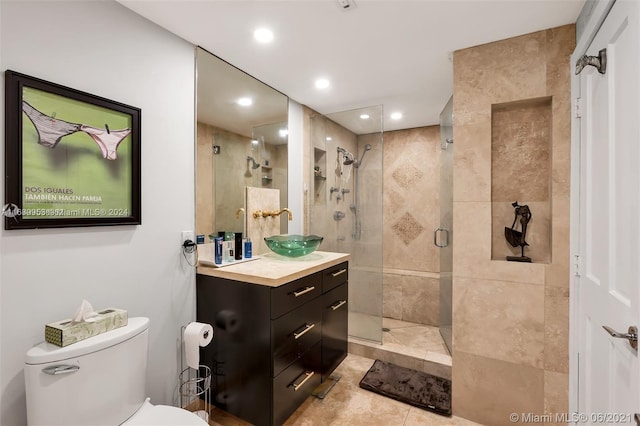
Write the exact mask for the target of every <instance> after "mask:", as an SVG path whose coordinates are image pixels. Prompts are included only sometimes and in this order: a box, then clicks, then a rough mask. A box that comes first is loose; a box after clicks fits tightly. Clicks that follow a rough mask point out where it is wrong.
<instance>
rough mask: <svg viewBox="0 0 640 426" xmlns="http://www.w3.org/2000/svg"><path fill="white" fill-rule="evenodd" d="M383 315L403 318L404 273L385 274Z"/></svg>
mask: <svg viewBox="0 0 640 426" xmlns="http://www.w3.org/2000/svg"><path fill="white" fill-rule="evenodd" d="M382 286H383V287H382V288H383V295H382V316H383V317H385V318H394V319H398V320H400V319H402V275H398V274H383V278H382Z"/></svg>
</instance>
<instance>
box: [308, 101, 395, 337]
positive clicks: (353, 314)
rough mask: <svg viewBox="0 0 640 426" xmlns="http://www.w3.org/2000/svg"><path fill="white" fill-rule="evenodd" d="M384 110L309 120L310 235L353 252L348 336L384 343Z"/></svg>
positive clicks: (324, 246) (331, 246) (332, 248)
mask: <svg viewBox="0 0 640 426" xmlns="http://www.w3.org/2000/svg"><path fill="white" fill-rule="evenodd" d="M382 131H383V127H382V106H374V107H368V108H361V109H357V110H350V111H343V112H338V113H333V114H328V115H320V114H316V115H313V116H312V117H311V147H312V148H311V149H312V152H311V153H310V157H311V161H312V162H313V167H312V168H313V178H312V179H311V182H313V188H312V189H311V190H310V191H309V194H310V200H309V205H310V225H309V232H310V233H311V234H316V235H321V236H323V237H324V242H323V244H322V247H321V249H322V250H325V251H335V252H340V253H350V254H351V261H350V265H349V266H350V268H349V335H350V336H353V337H358V338H361V339H366V340H370V341H374V342H378V343H380V342H381V341H382V256H383V249H382V246H383V245H382V231H383V223H382V211H383V205H382V200H383V198H382V191H383V187H382V158H383V156H382V142H383V137H382Z"/></svg>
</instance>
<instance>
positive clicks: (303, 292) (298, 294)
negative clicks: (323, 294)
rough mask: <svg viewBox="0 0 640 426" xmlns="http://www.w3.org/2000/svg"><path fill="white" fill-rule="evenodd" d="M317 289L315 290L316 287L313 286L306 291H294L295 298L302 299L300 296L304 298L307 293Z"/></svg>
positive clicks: (306, 288)
mask: <svg viewBox="0 0 640 426" xmlns="http://www.w3.org/2000/svg"><path fill="white" fill-rule="evenodd" d="M315 289H316V288H315V287H314V286H311V287H305V289H304V290H296V291H294V292H293V295H294V296H295V297H300V296H302V295H303V294H307V293H309V292H310V291H313V290H315Z"/></svg>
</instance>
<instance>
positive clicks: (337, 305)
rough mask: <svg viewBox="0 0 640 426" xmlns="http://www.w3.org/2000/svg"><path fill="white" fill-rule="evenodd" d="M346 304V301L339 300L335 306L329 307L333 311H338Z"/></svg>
mask: <svg viewBox="0 0 640 426" xmlns="http://www.w3.org/2000/svg"><path fill="white" fill-rule="evenodd" d="M346 303H347V301H346V300H341V301H339V302H338V303H336V304H335V305H331V310H333V311H335V310H336V309H338V308H339V307H340V306H342V305H345V304H346Z"/></svg>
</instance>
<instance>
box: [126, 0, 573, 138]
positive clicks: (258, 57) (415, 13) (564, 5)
mask: <svg viewBox="0 0 640 426" xmlns="http://www.w3.org/2000/svg"><path fill="white" fill-rule="evenodd" d="M118 1H119V3H121V4H123V5H124V6H126V7H127V8H129V9H131V10H133V11H135V12H137V13H138V14H140V15H142V16H144V17H146V18H147V19H149V20H151V21H152V22H155V23H156V24H158V25H160V26H162V27H164V28H165V29H167V30H169V31H171V32H173V33H174V34H176V35H178V36H180V37H182V38H183V39H185V40H187V41H189V42H191V43H193V44H195V45H198V46H201V47H203V48H204V49H206V50H208V51H209V52H211V53H213V54H215V55H217V56H219V57H220V58H222V59H224V60H225V61H227V62H229V63H231V64H233V65H234V66H236V67H238V68H240V69H242V70H243V71H245V72H247V73H249V74H251V75H252V76H254V77H255V78H257V79H259V80H261V81H262V82H264V83H266V84H268V85H270V86H272V87H273V88H275V89H277V90H279V91H280V92H282V93H284V94H286V95H288V96H289V97H290V98H291V99H293V100H295V101H297V102H299V103H301V104H303V105H307V106H309V107H310V108H312V109H314V110H316V111H318V112H320V113H322V114H329V113H335V112H339V111H345V110H351V109H357V108H362V107H369V106H373V105H382V106H383V111H384V112H383V113H384V129H385V130H397V129H404V128H413V127H420V126H425V125H433V124H438V122H439V115H440V111H441V110H442V109H443V108H444V106H445V104H446V103H447V101H448V100H449V98H450V97H451V95H452V93H453V64H452V52H453V51H455V50H459V49H464V48H467V47H472V46H476V45H479V44H484V43H488V42H492V41H497V40H502V39H505V38H509V37H513V36H517V35H522V34H527V33H530V32H534V31H539V30H543V29H547V28H553V27H557V26H561V25H565V24H569V23H574V22H575V21H576V19H577V17H578V15H579V13H580V10H581V9H582V6H583V5H584V3H585V0H413V1H404V0H355V7H351V8H350V9H348V10H343V9H342V8H341V7H340V5H339V4H338V0H296V1H293V0H290V1H283V0H277V1H274V0H226V1H220V0H146V1H141V0H118ZM352 3H353V0H352ZM258 27H268V28H270V29H271V30H272V31H273V33H274V40H273V41H272V42H271V43H269V44H261V43H259V42H257V41H256V40H254V38H253V31H254V30H255V29H256V28H258ZM320 77H324V78H327V79H329V80H330V82H331V85H330V86H329V88H327V89H324V90H319V89H316V87H315V86H314V81H315V80H316V79H317V78H320ZM396 111H398V112H401V113H402V114H403V117H402V118H401V119H400V120H392V119H390V118H389V115H390V114H391V113H392V112H396Z"/></svg>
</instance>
